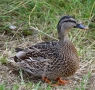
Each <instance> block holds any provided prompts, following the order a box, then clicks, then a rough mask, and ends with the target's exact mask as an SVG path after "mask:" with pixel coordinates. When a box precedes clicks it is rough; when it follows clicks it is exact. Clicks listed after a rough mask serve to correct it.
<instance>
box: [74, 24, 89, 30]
mask: <svg viewBox="0 0 95 90" xmlns="http://www.w3.org/2000/svg"><path fill="white" fill-rule="evenodd" d="M75 28H80V29H85V30H87V29H88V27H87V26H84V25H82V24H77V25H76V26H75Z"/></svg>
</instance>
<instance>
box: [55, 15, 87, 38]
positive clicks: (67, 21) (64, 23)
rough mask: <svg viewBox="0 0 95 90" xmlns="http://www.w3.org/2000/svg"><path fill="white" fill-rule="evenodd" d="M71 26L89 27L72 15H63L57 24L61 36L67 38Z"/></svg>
mask: <svg viewBox="0 0 95 90" xmlns="http://www.w3.org/2000/svg"><path fill="white" fill-rule="evenodd" d="M71 28H80V29H88V28H87V27H85V26H84V25H82V24H80V23H78V22H77V21H76V20H75V19H74V18H73V17H72V16H63V17H62V18H61V19H60V20H59V22H58V25H57V30H58V33H59V38H65V36H67V34H68V31H69V29H71Z"/></svg>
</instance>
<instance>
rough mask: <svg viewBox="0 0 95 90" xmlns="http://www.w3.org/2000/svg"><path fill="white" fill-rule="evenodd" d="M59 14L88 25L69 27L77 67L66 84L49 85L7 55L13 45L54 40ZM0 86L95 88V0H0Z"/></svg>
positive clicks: (17, 89) (11, 89) (6, 89)
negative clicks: (83, 27) (81, 28)
mask: <svg viewBox="0 0 95 90" xmlns="http://www.w3.org/2000/svg"><path fill="white" fill-rule="evenodd" d="M63 15H70V16H75V18H76V20H78V22H80V21H81V22H82V23H83V24H84V25H86V26H88V27H89V29H88V30H86V31H84V30H79V29H72V30H70V32H69V37H70V40H71V41H72V42H73V43H74V45H75V47H76V49H77V51H78V56H79V58H80V68H79V69H78V71H77V72H76V73H75V74H74V75H73V76H71V77H68V78H66V79H68V80H70V81H71V83H70V84H67V85H64V86H58V87H50V85H48V84H46V83H44V82H43V81H42V79H41V78H37V77H34V76H31V75H30V74H28V73H27V72H24V71H22V70H20V69H19V68H18V67H17V66H16V65H15V64H12V63H9V62H8V61H7V58H8V57H10V56H13V55H15V51H14V49H15V48H16V47H21V48H25V47H28V46H31V45H34V44H35V43H38V42H42V41H51V40H57V37H58V35H57V29H56V26H57V23H58V21H59V18H60V17H61V16H63ZM0 90H95V0H55V1H54V0H0Z"/></svg>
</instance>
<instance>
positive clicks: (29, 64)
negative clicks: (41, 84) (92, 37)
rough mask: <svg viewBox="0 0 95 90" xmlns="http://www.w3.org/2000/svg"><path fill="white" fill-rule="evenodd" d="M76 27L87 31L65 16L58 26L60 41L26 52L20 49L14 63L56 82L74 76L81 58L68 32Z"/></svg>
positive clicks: (41, 44) (44, 43)
mask: <svg viewBox="0 0 95 90" xmlns="http://www.w3.org/2000/svg"><path fill="white" fill-rule="evenodd" d="M74 27H75V28H81V29H86V27H84V26H83V25H81V24H78V23H77V22H76V20H75V19H73V18H72V17H71V16H63V17H62V18H61V19H60V21H59V23H58V25H57V29H58V35H59V41H51V42H41V43H38V44H36V45H34V46H31V47H28V48H26V49H24V50H22V49H19V48H18V49H17V51H18V53H17V54H16V55H15V56H14V61H15V62H16V63H17V64H18V66H19V67H21V68H22V69H23V70H25V71H27V72H29V73H31V74H33V75H35V76H38V77H42V76H45V77H47V78H49V79H54V80H55V79H57V78H60V77H68V76H71V75H73V74H74V73H75V72H76V71H77V69H78V68H79V58H78V55H77V51H76V49H75V47H74V45H73V44H72V42H71V41H70V40H69V38H68V31H69V30H70V29H71V28H74Z"/></svg>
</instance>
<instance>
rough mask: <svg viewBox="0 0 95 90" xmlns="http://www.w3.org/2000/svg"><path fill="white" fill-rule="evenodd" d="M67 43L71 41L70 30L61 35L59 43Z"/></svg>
mask: <svg viewBox="0 0 95 90" xmlns="http://www.w3.org/2000/svg"><path fill="white" fill-rule="evenodd" d="M65 41H69V37H68V30H64V32H61V33H59V42H61V43H62V42H63V43H64V42H65Z"/></svg>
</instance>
